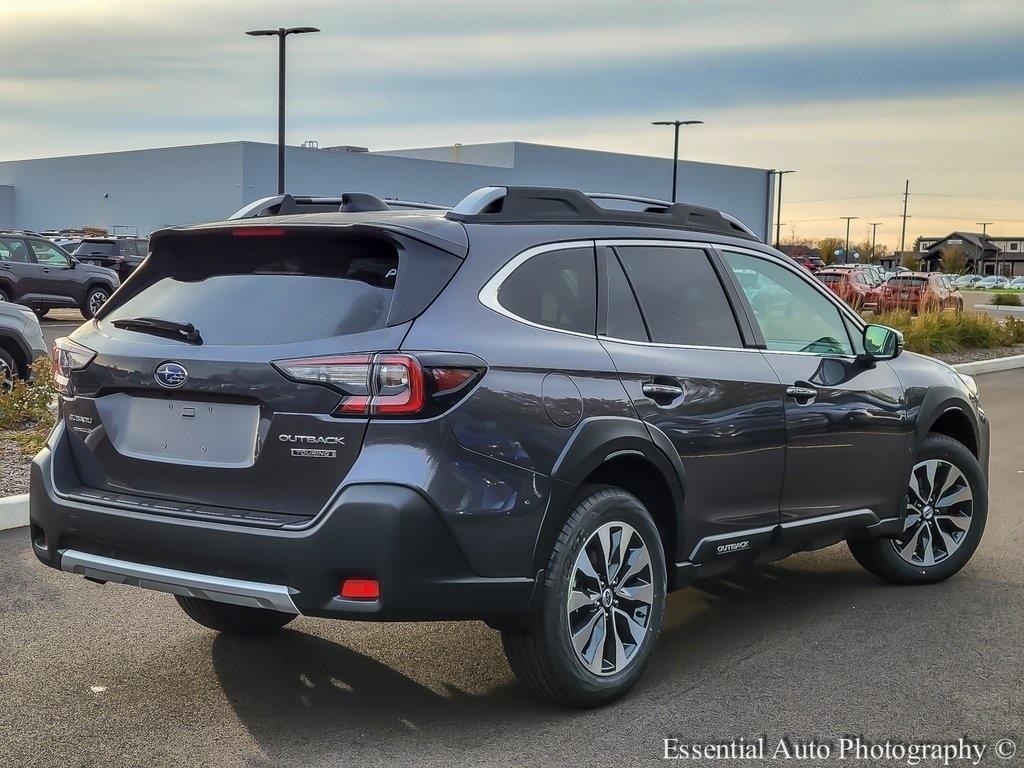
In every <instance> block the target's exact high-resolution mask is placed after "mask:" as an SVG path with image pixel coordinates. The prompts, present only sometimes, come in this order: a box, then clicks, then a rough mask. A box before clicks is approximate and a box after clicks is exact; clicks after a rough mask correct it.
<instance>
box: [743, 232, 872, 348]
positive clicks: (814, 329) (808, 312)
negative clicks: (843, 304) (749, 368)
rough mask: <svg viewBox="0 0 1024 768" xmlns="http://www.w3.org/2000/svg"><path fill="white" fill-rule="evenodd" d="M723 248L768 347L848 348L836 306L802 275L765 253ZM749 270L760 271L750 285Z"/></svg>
mask: <svg viewBox="0 0 1024 768" xmlns="http://www.w3.org/2000/svg"><path fill="white" fill-rule="evenodd" d="M723 253H724V255H725V260H726V262H727V263H728V264H729V266H730V267H731V268H732V271H733V272H734V273H735V275H736V277H737V278H738V280H739V283H740V287H741V288H742V289H743V293H744V294H745V295H746V297H747V301H748V302H749V303H750V306H751V308H752V309H753V310H754V317H755V318H756V319H757V324H758V325H759V326H760V328H761V335H762V336H764V340H765V344H766V346H767V347H768V349H770V350H775V351H779V352H809V353H812V354H819V355H852V354H853V347H852V345H851V344H850V336H849V334H848V333H847V332H846V325H845V323H844V322H843V318H842V316H841V315H840V313H839V310H838V309H837V308H836V306H835V305H834V304H832V302H831V301H829V300H828V299H827V298H825V297H824V296H823V295H822V294H820V293H819V292H818V291H817V290H815V289H814V288H813V287H812V286H811V285H809V284H808V283H807V282H805V281H804V280H803V278H801V277H800V276H799V275H796V274H794V273H793V272H790V271H789V270H788V269H786V268H785V267H783V266H781V265H779V264H776V263H774V262H772V261H769V260H768V259H762V258H758V257H756V256H750V255H748V254H745V253H738V252H736V251H728V250H727V251H723ZM751 274H754V275H757V276H758V277H759V280H758V281H757V283H756V287H752V286H753V285H754V284H753V281H752V280H751V279H750V275H751Z"/></svg>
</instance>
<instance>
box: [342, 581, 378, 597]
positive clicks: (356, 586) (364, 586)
mask: <svg viewBox="0 0 1024 768" xmlns="http://www.w3.org/2000/svg"><path fill="white" fill-rule="evenodd" d="M339 594H340V595H341V596H342V597H344V598H345V599H346V600H377V599H378V598H379V597H380V582H379V581H377V580H376V579H345V580H344V581H343V582H341V590H340V591H339Z"/></svg>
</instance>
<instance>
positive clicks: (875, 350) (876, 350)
mask: <svg viewBox="0 0 1024 768" xmlns="http://www.w3.org/2000/svg"><path fill="white" fill-rule="evenodd" d="M902 351H903V334H902V333H900V332H899V331H897V330H896V329H895V328H890V327H889V326H887V325H869V326H867V327H865V328H864V357H865V358H866V359H867V360H868V361H870V362H878V361H880V360H892V359H893V358H896V357H899V355H900V353H901V352H902Z"/></svg>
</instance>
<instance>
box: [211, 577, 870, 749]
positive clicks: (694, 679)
mask: <svg viewBox="0 0 1024 768" xmlns="http://www.w3.org/2000/svg"><path fill="white" fill-rule="evenodd" d="M885 590H886V587H884V586H883V585H882V584H881V582H879V581H877V580H875V579H873V578H872V577H870V576H868V575H867V574H863V573H860V572H859V571H856V570H855V569H854V567H853V566H852V564H851V567H850V568H849V569H844V568H841V567H840V568H832V569H829V570H821V569H817V570H811V571H807V570H793V569H789V568H784V567H780V566H766V567H762V568H758V569H757V570H755V571H750V572H744V573H737V574H734V575H732V576H730V577H729V578H728V579H722V580H713V581H709V582H706V583H702V584H701V585H700V586H699V587H692V588H690V589H686V590H683V591H682V592H679V593H675V594H673V595H670V596H669V603H668V610H667V612H666V621H665V629H664V631H663V633H662V637H661V639H660V641H659V644H658V648H657V649H656V651H655V654H654V658H653V659H652V663H651V665H650V667H649V668H648V670H647V672H646V675H645V678H644V679H643V680H641V682H640V684H639V685H638V686H637V688H636V689H634V691H633V692H632V693H631V694H629V696H628V697H627V699H626V700H625V701H624V702H621V703H619V704H616V705H614V706H616V707H624V708H629V709H632V708H634V707H636V708H638V709H642V708H643V707H644V706H648V705H649V702H645V698H649V697H656V698H664V696H665V693H666V692H670V691H675V692H682V691H685V690H687V689H691V688H694V687H698V686H699V685H701V684H702V682H701V681H702V680H705V679H706V678H708V677H709V676H712V675H713V671H712V669H710V668H711V667H721V666H723V665H725V664H728V663H729V661H730V660H735V659H737V658H742V657H744V656H748V655H750V654H752V653H755V654H756V652H757V645H758V644H759V643H771V642H773V640H772V638H773V637H778V636H780V635H782V634H784V633H786V632H787V631H789V630H790V629H791V628H792V625H793V622H794V621H795V620H800V619H801V617H807V616H808V615H810V614H813V613H815V612H819V611H821V610H822V609H823V608H824V607H825V605H823V604H835V607H836V609H840V608H841V607H842V606H843V605H844V604H848V603H849V602H850V601H851V599H853V598H856V599H857V600H858V601H859V602H861V601H863V600H864V599H865V597H866V596H867V595H871V594H872V593H877V592H884V591H885ZM877 599H879V600H881V599H883V598H882V597H881V595H877ZM826 612H827V611H826ZM462 626H463V627H465V638H464V639H462V638H463V634H462V633H457V634H456V637H457V638H460V639H456V640H455V642H457V643H463V642H464V643H465V647H464V648H463V647H459V648H456V649H455V650H454V651H452V649H451V648H450V647H444V646H442V645H441V644H443V643H446V642H447V643H450V642H452V639H451V637H450V635H451V634H452V633H445V636H444V637H442V636H440V635H436V636H435V635H432V634H431V633H418V634H415V635H402V634H397V633H396V635H395V636H396V637H397V638H398V640H397V642H398V643H407V644H408V645H407V647H405V648H402V649H401V652H402V653H403V654H404V655H407V656H409V657H411V658H428V659H429V658H430V657H431V656H432V655H442V652H444V655H449V657H451V656H452V655H454V657H456V658H462V657H463V656H465V655H466V654H474V653H476V654H481V653H483V654H488V653H489V654H493V656H494V658H484V659H479V660H478V663H479V664H480V665H481V667H489V668H491V669H493V668H494V666H495V665H504V659H503V658H502V657H501V653H500V644H498V643H495V642H493V641H490V640H488V639H487V638H486V636H485V635H483V633H486V632H488V631H489V630H486V628H484V627H483V625H482V624H477V623H472V624H469V623H467V624H464V625H462ZM481 637H484V639H485V642H483V643H481V642H480V641H481ZM445 638H447V639H445ZM752 638H756V640H755V641H752ZM435 642H436V643H437V644H438V647H437V648H431V647H430V646H431V644H432V643H435ZM481 645H482V646H483V648H484V650H483V651H481V650H480V647H481ZM390 650H391V651H392V652H394V651H396V650H398V649H396V648H394V647H392V648H391V649H390ZM213 658H214V665H215V668H216V670H217V674H218V677H219V680H220V683H221V686H222V688H223V690H224V692H225V694H226V695H227V698H228V700H229V701H230V702H231V705H232V706H233V708H234V710H235V712H236V713H237V715H238V717H239V719H240V720H241V722H242V723H243V724H244V725H245V726H246V727H247V729H248V730H249V732H250V733H251V734H252V736H253V738H254V739H255V740H256V742H257V743H258V744H259V745H260V747H261V749H262V750H263V752H264V753H265V754H266V756H267V759H268V763H267V764H268V765H279V764H284V763H288V764H292V763H298V762H306V761H307V760H308V761H311V762H318V761H319V760H322V759H323V758H324V757H325V750H326V751H327V752H329V753H331V752H337V753H338V754H339V755H340V754H348V753H350V751H355V752H359V751H361V750H362V749H366V748H368V747H369V746H370V745H371V744H372V746H373V747H374V749H375V751H376V754H378V755H380V756H385V755H388V754H391V755H392V756H394V757H395V758H396V759H397V758H398V757H399V756H400V755H402V754H406V755H407V754H409V750H410V749H411V748H413V747H415V748H417V749H418V750H419V752H418V753H419V754H420V755H421V756H422V755H423V754H424V753H429V752H431V751H432V750H433V749H438V750H444V749H455V748H458V746H459V745H460V743H462V742H463V741H464V740H470V739H471V738H472V737H471V736H470V735H469V734H470V733H471V732H475V733H477V734H479V733H480V732H485V733H492V734H494V738H495V739H496V740H497V739H498V738H499V737H498V734H499V733H501V732H509V733H516V732H523V729H528V728H530V727H534V726H540V725H543V726H544V727H545V728H546V729H549V728H552V727H554V728H558V726H559V724H560V723H563V724H567V723H569V722H571V721H574V720H575V719H576V718H580V717H587V716H588V713H586V712H575V711H572V710H567V709H561V708H557V707H553V706H549V705H546V704H543V703H540V702H537V701H535V700H533V699H531V698H529V697H528V696H527V695H526V693H525V692H524V691H523V690H522V689H521V688H520V687H519V686H518V685H516V684H515V683H514V682H512V681H511V680H510V678H508V677H506V678H503V679H504V680H505V682H502V683H498V684H497V685H496V686H494V687H492V688H490V689H487V690H486V692H484V693H481V694H467V693H464V692H462V691H458V690H455V689H454V688H450V687H449V688H448V689H447V690H437V689H435V688H431V687H427V686H425V685H423V684H421V683H419V682H417V681H416V680H414V679H412V678H410V677H408V676H407V675H405V674H403V673H401V672H399V671H397V670H395V669H393V668H391V667H390V666H388V665H386V664H384V663H381V662H379V661H377V660H376V659H374V658H371V657H370V656H367V655H365V654H362V653H359V652H356V651H354V650H351V649H349V648H346V647H344V646H342V645H338V644H337V643H334V642H331V641H329V640H326V639H323V638H321V637H317V636H314V635H310V634H306V633H304V632H301V631H295V630H289V629H286V630H284V631H283V632H280V633H278V634H276V635H273V636H268V637H260V638H240V637H234V636H231V635H220V636H218V637H217V638H216V640H215V641H214V643H213ZM702 664H703V665H707V667H708V668H703V667H702V666H701V665H702ZM470 669H472V667H470ZM455 682H456V683H457V682H458V681H455ZM465 682H466V683H467V684H471V683H472V682H473V681H465ZM476 687H477V688H480V686H479V685H478V686H476ZM593 712H600V710H594V711H593ZM468 743H469V744H472V743H473V742H471V741H470V742H468Z"/></svg>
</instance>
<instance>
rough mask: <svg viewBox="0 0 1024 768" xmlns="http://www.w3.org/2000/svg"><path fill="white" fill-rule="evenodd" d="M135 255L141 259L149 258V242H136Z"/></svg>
mask: <svg viewBox="0 0 1024 768" xmlns="http://www.w3.org/2000/svg"><path fill="white" fill-rule="evenodd" d="M135 253H136V255H138V256H141V257H142V258H146V257H147V256H149V240H136V241H135Z"/></svg>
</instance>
